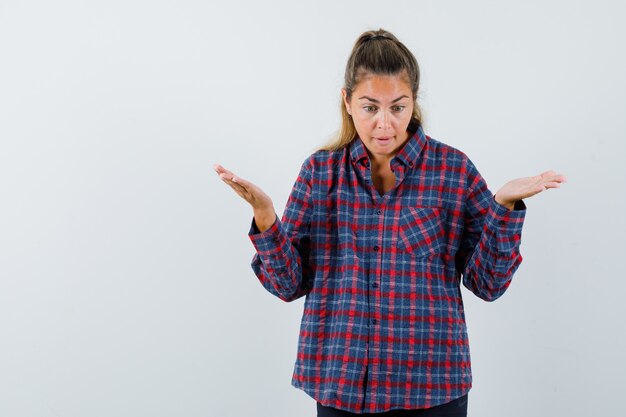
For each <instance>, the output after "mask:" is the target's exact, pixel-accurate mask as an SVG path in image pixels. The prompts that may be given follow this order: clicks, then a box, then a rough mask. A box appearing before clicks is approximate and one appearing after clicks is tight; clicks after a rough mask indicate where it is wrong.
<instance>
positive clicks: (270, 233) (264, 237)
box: [248, 216, 284, 255]
mask: <svg viewBox="0 0 626 417" xmlns="http://www.w3.org/2000/svg"><path fill="white" fill-rule="evenodd" d="M283 235H284V233H283V228H282V223H281V222H280V220H279V219H278V216H276V219H275V220H274V223H272V225H271V226H270V228H269V229H267V230H266V231H264V232H261V231H259V228H258V227H257V225H256V223H255V222H254V217H253V218H252V223H251V224H250V230H249V231H248V237H249V238H250V241H251V242H252V244H253V245H254V247H255V249H256V251H257V252H258V253H259V255H272V254H275V253H276V252H278V251H279V250H280V243H281V240H282V239H281V236H283Z"/></svg>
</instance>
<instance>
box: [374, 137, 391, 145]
mask: <svg viewBox="0 0 626 417" xmlns="http://www.w3.org/2000/svg"><path fill="white" fill-rule="evenodd" d="M373 139H374V140H375V141H376V142H377V143H379V144H381V145H384V144H387V143H389V142H391V140H392V139H393V136H381V137H377V138H373Z"/></svg>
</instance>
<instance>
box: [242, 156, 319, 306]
mask: <svg viewBox="0 0 626 417" xmlns="http://www.w3.org/2000/svg"><path fill="white" fill-rule="evenodd" d="M311 210H312V202H311V163H310V159H308V160H307V161H305V162H304V164H303V165H302V168H301V170H300V174H299V175H298V178H297V179H296V182H295V184H294V186H293V189H292V191H291V194H290V196H289V199H288V200H287V205H286V207H285V211H284V214H283V217H282V220H279V219H278V218H277V217H276V216H274V222H273V223H271V225H270V226H269V228H268V229H267V230H263V229H264V227H262V226H261V225H258V226H260V227H257V223H256V222H255V219H256V217H255V219H253V220H252V224H251V226H250V230H249V232H248V235H249V237H250V240H251V241H252V244H253V245H254V247H255V248H256V251H257V253H256V254H255V255H254V257H253V258H252V263H251V266H252V269H253V271H254V273H255V274H256V276H257V277H258V279H259V281H260V282H261V284H262V285H263V287H264V288H265V289H266V290H267V291H269V292H270V293H272V294H274V295H275V296H277V297H279V298H280V299H281V300H283V301H293V300H296V299H298V298H300V297H302V296H304V295H305V294H307V293H308V292H309V291H310V289H311V287H312V276H311V272H310V268H309V263H308V259H309V248H310V238H309V228H310V216H311ZM261 230H263V231H261Z"/></svg>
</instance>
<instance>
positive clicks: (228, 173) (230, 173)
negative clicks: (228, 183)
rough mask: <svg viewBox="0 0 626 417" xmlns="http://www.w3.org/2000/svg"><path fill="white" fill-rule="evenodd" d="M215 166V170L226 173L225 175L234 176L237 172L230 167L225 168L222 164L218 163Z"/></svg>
mask: <svg viewBox="0 0 626 417" xmlns="http://www.w3.org/2000/svg"><path fill="white" fill-rule="evenodd" d="M216 165H217V164H216ZM214 168H215V172H217V173H218V174H220V175H221V174H224V175H229V176H231V177H232V176H234V175H235V174H233V173H232V171H229V170H228V169H226V168H224V167H223V166H221V165H217V166H215V167H214Z"/></svg>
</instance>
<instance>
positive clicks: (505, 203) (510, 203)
mask: <svg viewBox="0 0 626 417" xmlns="http://www.w3.org/2000/svg"><path fill="white" fill-rule="evenodd" d="M494 199H495V200H496V203H498V204H500V205H501V206H504V207H506V208H507V209H509V210H513V209H514V208H515V201H506V200H502V199H500V198H499V197H498V195H497V194H496V195H495V196H494Z"/></svg>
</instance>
